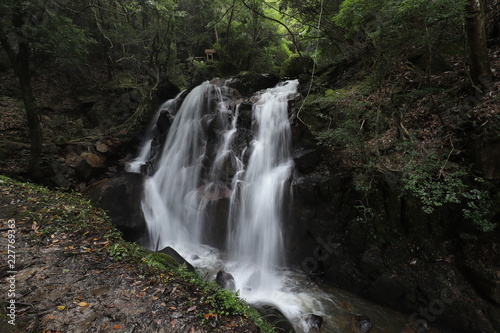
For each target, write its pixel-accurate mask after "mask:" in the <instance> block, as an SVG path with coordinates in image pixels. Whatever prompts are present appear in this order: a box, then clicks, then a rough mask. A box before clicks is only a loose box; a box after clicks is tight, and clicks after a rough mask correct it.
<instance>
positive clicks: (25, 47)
mask: <svg viewBox="0 0 500 333" xmlns="http://www.w3.org/2000/svg"><path fill="white" fill-rule="evenodd" d="M15 14H16V15H13V20H12V24H13V26H14V27H16V28H19V27H21V24H22V22H23V20H22V18H23V17H24V14H23V13H22V11H21V10H19V11H18V12H16V13H15ZM0 44H1V45H2V47H3V49H4V50H5V53H7V56H8V58H9V60H10V62H11V63H12V65H13V67H14V72H15V73H16V76H17V77H18V79H19V85H20V88H21V95H22V98H23V102H24V108H25V110H26V118H27V120H28V132H29V137H30V142H31V148H30V161H29V165H28V173H29V175H30V176H31V177H32V178H34V179H40V178H41V177H42V171H41V167H40V158H41V155H42V129H41V127H40V116H39V114H38V109H37V107H36V103H35V98H34V97H33V89H32V87H31V69H30V57H31V54H30V53H31V52H30V45H29V42H28V41H27V40H24V39H22V38H19V39H18V40H17V43H16V44H17V45H15V46H14V45H12V44H11V41H10V40H9V39H8V37H7V35H6V34H5V31H4V30H3V29H2V27H1V26H0ZM15 49H17V52H16V50H15Z"/></svg>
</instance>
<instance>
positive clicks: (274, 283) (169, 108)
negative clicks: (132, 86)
mask: <svg viewBox="0 0 500 333" xmlns="http://www.w3.org/2000/svg"><path fill="white" fill-rule="evenodd" d="M297 87H298V81H296V80H294V81H287V82H284V83H282V84H279V85H278V86H276V87H275V88H272V89H267V90H266V91H263V92H260V93H259V94H258V95H257V96H256V97H255V98H254V99H253V100H254V103H253V107H252V110H251V114H252V121H251V128H250V129H247V130H246V131H245V130H244V129H241V126H240V125H238V124H239V120H240V119H239V117H240V106H239V104H238V102H235V101H234V99H233V98H232V97H231V89H229V88H227V87H226V86H225V85H224V84H222V85H216V84H212V83H209V82H204V83H203V84H201V85H200V86H198V87H196V88H194V89H193V90H192V91H191V92H190V93H189V94H188V95H187V96H186V97H185V98H184V100H183V101H182V104H181V105H180V107H178V104H179V103H178V99H179V96H178V97H177V98H175V99H173V100H171V101H168V102H166V103H165V104H164V105H162V107H160V109H159V111H158V113H157V114H156V115H155V116H154V118H153V120H152V122H151V125H150V127H149V130H148V134H147V135H146V136H145V138H144V142H143V144H142V146H141V151H140V153H139V155H138V157H136V158H135V159H134V160H132V161H131V162H130V163H129V167H128V170H129V171H131V172H140V171H141V167H142V166H144V165H146V164H148V163H152V162H151V159H152V158H153V156H152V148H151V146H152V141H153V132H154V131H153V130H154V127H155V123H156V121H157V120H158V117H159V115H160V114H161V113H162V112H169V115H170V116H171V118H173V122H172V124H171V126H170V129H169V132H168V135H167V136H166V138H165V141H164V144H163V148H162V151H161V153H160V154H159V155H158V156H157V157H155V161H154V163H153V165H154V169H153V171H152V172H151V173H150V177H149V178H148V179H147V181H146V183H145V191H144V192H145V195H144V199H143V201H142V208H143V212H144V216H145V218H146V221H147V225H148V232H149V243H148V244H147V246H148V247H149V248H150V249H153V250H158V249H162V248H164V247H166V246H171V247H173V248H174V249H176V250H177V251H178V252H179V253H180V254H181V255H183V256H184V257H185V258H186V259H187V260H188V261H190V262H191V263H192V264H193V265H194V266H195V267H197V268H198V269H200V270H202V271H205V272H208V273H209V274H211V276H215V274H216V273H217V271H219V270H221V269H222V270H224V271H226V272H229V273H231V274H232V275H233V276H234V279H235V285H236V289H237V290H239V291H240V296H241V297H242V298H244V299H246V300H247V301H248V302H250V303H266V304H272V305H274V306H276V307H278V308H279V309H280V310H281V312H283V314H284V315H285V316H286V317H287V318H288V319H289V320H290V322H291V323H292V324H293V325H294V327H295V329H296V331H297V332H307V331H308V325H307V322H306V320H305V319H306V318H307V316H308V315H310V314H315V315H319V316H321V317H322V318H323V319H324V322H323V326H322V328H321V332H356V331H355V328H354V326H353V318H354V317H355V316H356V315H366V316H368V317H370V319H371V321H372V325H373V327H372V329H371V330H370V332H411V331H410V330H408V331H405V330H406V329H408V328H407V322H408V318H407V316H403V315H401V314H399V313H397V312H394V311H390V310H387V309H385V308H382V307H379V306H376V305H374V304H371V303H369V302H366V301H364V300H361V299H359V298H356V297H354V296H352V295H349V294H348V293H345V292H343V291H340V290H333V289H328V288H326V287H321V286H318V285H316V284H314V283H313V282H311V281H309V280H308V279H307V278H306V277H305V275H304V274H302V273H300V272H295V271H292V270H290V269H288V268H287V266H286V262H285V261H284V250H285V249H284V234H283V229H284V228H283V224H284V223H287V221H286V216H287V211H288V209H289V207H288V205H289V204H290V202H291V200H290V195H291V194H290V192H291V191H290V187H291V181H292V174H293V168H294V165H293V159H292V158H291V130H290V124H289V115H288V99H289V96H290V95H292V94H294V93H295V92H296V91H297ZM221 207H222V208H221ZM224 207H225V208H224ZM214 212H215V213H216V214H215V215H217V214H219V215H221V216H222V218H221V216H219V217H217V218H215V217H214V216H213V215H214ZM221 212H225V213H224V214H222V213H221ZM221 220H222V221H221ZM214 230H216V231H214ZM216 236H218V237H216ZM214 239H218V240H217V241H214ZM207 244H211V245H207ZM214 244H215V245H217V247H216V246H212V245H214Z"/></svg>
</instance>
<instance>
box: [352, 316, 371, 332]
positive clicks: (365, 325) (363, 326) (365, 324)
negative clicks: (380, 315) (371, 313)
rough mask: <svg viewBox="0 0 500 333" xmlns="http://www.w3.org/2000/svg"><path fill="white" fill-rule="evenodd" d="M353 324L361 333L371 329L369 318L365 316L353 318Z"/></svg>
mask: <svg viewBox="0 0 500 333" xmlns="http://www.w3.org/2000/svg"><path fill="white" fill-rule="evenodd" d="M354 324H355V326H356V327H357V328H358V330H359V331H360V332H362V333H366V332H368V331H369V330H370V328H371V327H372V322H371V320H370V318H368V317H366V316H356V317H354Z"/></svg>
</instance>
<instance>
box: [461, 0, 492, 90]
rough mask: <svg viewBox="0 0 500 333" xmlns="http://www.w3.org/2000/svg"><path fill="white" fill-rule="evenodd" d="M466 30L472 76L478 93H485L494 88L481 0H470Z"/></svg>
mask: <svg viewBox="0 0 500 333" xmlns="http://www.w3.org/2000/svg"><path fill="white" fill-rule="evenodd" d="M466 15H467V16H466V24H465V27H466V31H467V41H468V44H469V62H470V76H471V79H472V83H473V84H474V88H475V89H476V91H477V93H478V94H480V95H484V94H485V93H486V92H488V91H489V90H491V88H492V75H491V68H490V61H489V58H488V47H487V45H486V28H485V26H486V25H485V16H484V8H483V4H482V1H481V0H468V2H467V12H466Z"/></svg>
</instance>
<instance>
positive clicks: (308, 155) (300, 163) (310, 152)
mask: <svg viewBox="0 0 500 333" xmlns="http://www.w3.org/2000/svg"><path fill="white" fill-rule="evenodd" d="M293 161H294V162H295V166H296V167H297V169H299V171H300V172H303V173H307V172H309V171H311V170H312V169H313V168H314V167H315V166H316V165H317V164H318V163H319V162H320V161H321V157H320V154H319V151H318V150H317V149H306V148H298V149H296V150H295V151H294V152H293Z"/></svg>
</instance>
